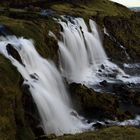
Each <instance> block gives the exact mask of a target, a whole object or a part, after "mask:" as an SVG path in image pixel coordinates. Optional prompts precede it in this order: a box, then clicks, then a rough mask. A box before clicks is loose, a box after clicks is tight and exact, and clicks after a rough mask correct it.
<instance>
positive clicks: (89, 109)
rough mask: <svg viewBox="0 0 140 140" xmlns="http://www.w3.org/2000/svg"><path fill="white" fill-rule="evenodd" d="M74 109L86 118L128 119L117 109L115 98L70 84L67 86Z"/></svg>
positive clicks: (117, 104) (111, 95) (128, 116)
mask: <svg viewBox="0 0 140 140" xmlns="http://www.w3.org/2000/svg"><path fill="white" fill-rule="evenodd" d="M69 89H70V93H71V98H72V101H73V104H74V107H75V109H76V110H77V111H78V112H79V113H81V114H82V115H84V116H85V117H87V118H92V119H93V118H98V119H104V118H108V119H113V120H114V119H116V118H118V119H119V120H124V119H129V118H130V117H131V115H129V114H126V113H125V112H123V111H121V109H120V108H119V102H118V98H117V96H115V95H113V94H109V93H99V92H95V91H94V90H93V89H89V88H87V87H86V86H84V85H81V84H76V83H72V84H70V86H69Z"/></svg>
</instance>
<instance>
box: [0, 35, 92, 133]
mask: <svg viewBox="0 0 140 140" xmlns="http://www.w3.org/2000/svg"><path fill="white" fill-rule="evenodd" d="M8 44H11V45H12V46H13V47H14V49H16V50H17V52H18V53H19V55H20V57H21V60H22V62H23V65H22V64H21V63H19V62H18V61H17V60H16V59H14V58H13V57H12V56H11V55H10V54H8V51H7V49H6V46H7V45H8ZM0 53H1V54H3V55H4V56H5V57H6V58H8V59H9V60H10V61H11V62H12V64H13V65H14V66H15V67H17V69H18V71H19V72H20V73H21V75H22V76H23V78H24V83H26V84H28V85H29V90H30V92H31V94H32V96H33V99H34V100H35V103H36V105H37V108H38V111H39V113H40V117H41V119H42V124H43V129H44V131H45V133H46V134H50V133H54V134H56V135H62V134H64V133H72V134H73V133H77V132H82V131H83V130H85V129H89V128H90V127H91V124H86V123H85V122H83V121H82V120H81V119H82V118H80V117H79V116H78V115H77V114H76V113H72V112H73V110H72V109H71V103H70V100H69V97H68V95H67V91H66V89H65V86H64V83H63V80H62V78H61V75H60V73H59V72H58V70H57V69H56V67H55V65H54V64H53V63H52V62H50V61H47V60H45V59H43V58H42V57H41V56H40V55H39V54H38V53H37V51H36V50H35V47H34V45H33V42H32V41H31V40H27V39H24V38H16V37H15V36H9V37H7V38H3V37H1V38H0ZM72 114H75V115H72Z"/></svg>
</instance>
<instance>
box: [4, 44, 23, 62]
mask: <svg viewBox="0 0 140 140" xmlns="http://www.w3.org/2000/svg"><path fill="white" fill-rule="evenodd" d="M6 49H7V51H8V54H9V55H11V56H12V57H13V58H15V59H16V60H17V61H18V62H19V63H21V64H22V65H24V64H23V63H22V60H21V57H20V55H19V53H18V52H17V50H16V49H14V47H13V46H12V45H11V44H8V45H7V46H6Z"/></svg>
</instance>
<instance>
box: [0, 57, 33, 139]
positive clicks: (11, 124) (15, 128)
mask: <svg viewBox="0 0 140 140" xmlns="http://www.w3.org/2000/svg"><path fill="white" fill-rule="evenodd" d="M0 63H1V65H0V73H1V74H0V79H1V80H0V140H11V139H12V140H15V139H17V137H18V135H19V131H20V130H21V129H25V131H21V132H20V134H21V136H22V135H23V134H24V133H28V136H27V137H25V138H27V139H28V138H29V137H32V139H33V134H32V133H30V131H29V130H30V129H29V128H28V125H26V123H25V119H24V110H23V107H22V102H21V97H22V93H21V90H20V85H19V83H20V82H19V81H20V79H21V77H20V75H19V74H18V73H17V70H16V68H14V67H13V66H12V64H11V63H10V62H9V61H8V60H7V59H5V58H4V57H3V56H2V55H0ZM19 128H20V129H19ZM18 140H20V138H19V139H18Z"/></svg>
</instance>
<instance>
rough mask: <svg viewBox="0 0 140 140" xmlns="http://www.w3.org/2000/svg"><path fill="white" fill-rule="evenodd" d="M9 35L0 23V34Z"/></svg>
mask: <svg viewBox="0 0 140 140" xmlns="http://www.w3.org/2000/svg"><path fill="white" fill-rule="evenodd" d="M7 35H11V33H10V32H9V31H8V29H7V28H6V27H5V26H4V25H0V36H7Z"/></svg>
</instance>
